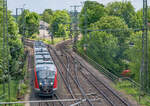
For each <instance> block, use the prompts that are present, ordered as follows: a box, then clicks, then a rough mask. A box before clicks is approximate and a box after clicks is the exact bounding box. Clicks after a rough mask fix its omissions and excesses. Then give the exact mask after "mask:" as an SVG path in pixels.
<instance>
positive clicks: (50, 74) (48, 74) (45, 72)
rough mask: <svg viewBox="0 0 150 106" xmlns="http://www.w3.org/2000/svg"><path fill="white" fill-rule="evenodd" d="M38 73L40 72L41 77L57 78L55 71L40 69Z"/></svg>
mask: <svg viewBox="0 0 150 106" xmlns="http://www.w3.org/2000/svg"><path fill="white" fill-rule="evenodd" d="M38 74H39V78H40V79H54V78H55V71H50V70H41V71H39V73H38Z"/></svg>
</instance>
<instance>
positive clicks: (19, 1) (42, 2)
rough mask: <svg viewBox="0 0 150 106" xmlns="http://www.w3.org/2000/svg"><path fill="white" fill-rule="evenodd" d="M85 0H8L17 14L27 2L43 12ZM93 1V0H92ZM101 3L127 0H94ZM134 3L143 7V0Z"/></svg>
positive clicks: (63, 7) (28, 7) (39, 11)
mask: <svg viewBox="0 0 150 106" xmlns="http://www.w3.org/2000/svg"><path fill="white" fill-rule="evenodd" d="M84 1H85V0H8V9H9V10H11V11H13V14H15V9H16V8H21V7H23V5H24V4H25V8H26V9H29V10H31V11H35V12H37V13H42V12H43V11H44V9H47V8H51V9H53V10H58V9H61V10H62V9H67V10H71V7H70V6H71V5H83V2H84ZM91 1H93V0H91ZM94 1H97V2H99V3H102V4H104V5H106V4H107V3H109V2H113V1H125V0H94ZM129 1H131V2H132V4H133V5H134V8H135V9H136V10H138V9H140V8H142V5H143V3H142V1H143V0H129ZM147 1H148V6H150V0H147Z"/></svg>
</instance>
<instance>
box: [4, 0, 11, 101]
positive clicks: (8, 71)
mask: <svg viewBox="0 0 150 106" xmlns="http://www.w3.org/2000/svg"><path fill="white" fill-rule="evenodd" d="M5 2H6V38H7V43H6V45H7V74H8V100H9V102H10V79H11V78H10V77H11V76H10V70H9V43H8V40H9V38H8V37H9V36H8V14H7V13H8V11H7V10H8V9H7V0H6V1H5Z"/></svg>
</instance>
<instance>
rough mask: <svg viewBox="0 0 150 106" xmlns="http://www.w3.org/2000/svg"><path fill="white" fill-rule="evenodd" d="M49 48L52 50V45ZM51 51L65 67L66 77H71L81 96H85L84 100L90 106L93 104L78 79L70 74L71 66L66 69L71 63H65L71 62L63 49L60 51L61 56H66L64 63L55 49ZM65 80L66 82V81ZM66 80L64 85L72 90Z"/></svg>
mask: <svg viewBox="0 0 150 106" xmlns="http://www.w3.org/2000/svg"><path fill="white" fill-rule="evenodd" d="M51 50H53V48H52V47H51ZM53 51H54V54H55V55H56V57H57V59H58V60H59V62H60V63H61V64H62V66H63V68H64V69H65V74H66V75H67V76H66V78H67V79H69V78H71V79H72V81H73V82H74V83H75V84H76V86H77V88H78V90H79V91H80V93H81V96H82V98H86V101H87V102H88V104H89V105H90V106H93V104H92V102H91V101H90V100H89V98H88V96H87V95H86V93H85V92H84V90H83V88H82V87H81V85H80V83H79V81H78V80H77V79H74V77H73V75H72V74H71V71H69V70H70V69H71V68H69V69H68V67H67V66H71V65H73V64H70V65H67V62H68V63H71V61H70V60H69V59H70V58H69V57H67V56H66V55H65V54H64V53H63V50H62V51H61V52H62V53H63V56H66V64H65V63H64V61H62V60H61V59H60V57H59V55H58V54H57V53H56V51H55V50H53ZM65 74H64V75H65ZM64 75H63V76H64ZM63 78H64V77H63ZM69 81H70V80H68V82H69ZM66 82H67V81H66ZM68 82H67V83H66V86H67V87H68V88H69V89H71V90H72V88H71V84H70V83H68ZM72 92H73V90H72ZM74 93H75V92H73V95H74ZM74 97H75V96H74Z"/></svg>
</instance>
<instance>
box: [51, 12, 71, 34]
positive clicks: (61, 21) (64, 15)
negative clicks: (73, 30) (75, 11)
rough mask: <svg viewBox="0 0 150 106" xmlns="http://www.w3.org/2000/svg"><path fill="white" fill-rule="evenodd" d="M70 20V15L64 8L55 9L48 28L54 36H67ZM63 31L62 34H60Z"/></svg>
mask: <svg viewBox="0 0 150 106" xmlns="http://www.w3.org/2000/svg"><path fill="white" fill-rule="evenodd" d="M70 22H71V19H70V16H69V14H68V12H67V11H66V10H62V11H60V10H57V11H55V12H54V13H53V20H52V24H51V25H50V29H51V30H52V33H53V35H54V36H55V37H58V36H64V34H65V36H68V34H69V31H67V29H69V23H70ZM62 33H64V34H62Z"/></svg>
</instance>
